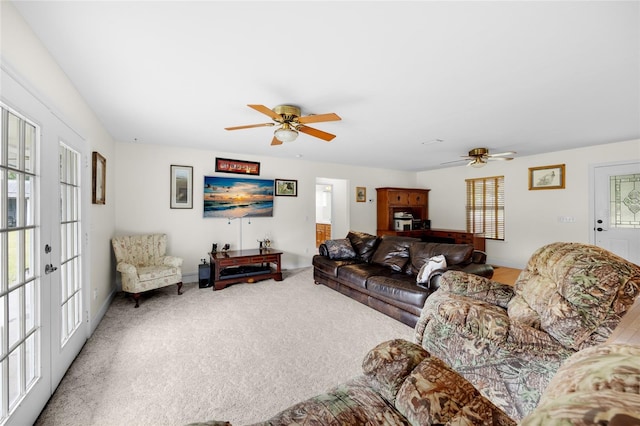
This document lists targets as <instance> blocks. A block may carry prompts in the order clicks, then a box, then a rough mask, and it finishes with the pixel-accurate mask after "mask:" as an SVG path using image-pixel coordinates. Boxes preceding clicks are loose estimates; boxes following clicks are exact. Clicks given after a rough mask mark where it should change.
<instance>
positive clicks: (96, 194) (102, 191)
mask: <svg viewBox="0 0 640 426" xmlns="http://www.w3.org/2000/svg"><path fill="white" fill-rule="evenodd" d="M91 164H92V166H93V167H92V172H91V177H92V179H91V181H92V182H91V202H92V203H93V204H106V202H107V201H106V181H107V159H106V158H104V157H103V156H102V155H100V153H98V152H96V151H93V154H92V156H91Z"/></svg>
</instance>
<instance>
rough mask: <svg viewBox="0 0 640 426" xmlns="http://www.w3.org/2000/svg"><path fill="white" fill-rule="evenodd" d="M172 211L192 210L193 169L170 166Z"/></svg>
mask: <svg viewBox="0 0 640 426" xmlns="http://www.w3.org/2000/svg"><path fill="white" fill-rule="evenodd" d="M170 207H171V208H172V209H192V208H193V167H191V166H175V165H171V201H170Z"/></svg>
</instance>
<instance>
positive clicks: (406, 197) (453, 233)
mask: <svg viewBox="0 0 640 426" xmlns="http://www.w3.org/2000/svg"><path fill="white" fill-rule="evenodd" d="M376 191H377V192H378V229H377V234H378V235H400V236H406V237H415V238H420V239H421V240H423V241H434V242H441V243H451V244H473V247H474V248H475V249H476V250H481V251H485V239H484V236H483V235H481V234H474V233H471V232H466V231H460V230H453V229H422V228H423V227H422V224H423V223H424V221H425V220H428V219H429V190H428V189H416V188H376ZM398 212H406V213H410V214H411V215H412V216H413V218H414V219H420V222H419V223H420V226H419V227H418V229H416V228H414V227H412V228H411V230H403V231H396V230H395V226H394V214H395V213H398Z"/></svg>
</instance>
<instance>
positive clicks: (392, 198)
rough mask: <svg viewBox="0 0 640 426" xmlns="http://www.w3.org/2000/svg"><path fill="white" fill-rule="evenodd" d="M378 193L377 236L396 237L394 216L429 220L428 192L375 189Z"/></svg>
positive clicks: (407, 189)
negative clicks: (409, 216)
mask: <svg viewBox="0 0 640 426" xmlns="http://www.w3.org/2000/svg"><path fill="white" fill-rule="evenodd" d="M376 191H377V192H378V235H389V234H391V235H396V234H397V232H396V230H395V227H394V223H393V219H394V217H393V216H394V214H396V213H400V212H406V213H410V214H411V215H412V216H413V218H414V219H420V220H421V221H424V220H427V219H429V190H428V189H411V188H376Z"/></svg>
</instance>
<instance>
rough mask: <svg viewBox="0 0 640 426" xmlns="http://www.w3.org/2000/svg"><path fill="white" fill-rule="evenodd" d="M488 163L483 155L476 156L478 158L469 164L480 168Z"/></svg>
mask: <svg viewBox="0 0 640 426" xmlns="http://www.w3.org/2000/svg"><path fill="white" fill-rule="evenodd" d="M486 164H487V162H486V161H484V160H483V159H482V157H476V159H475V160H473V161H472V162H470V163H469V164H468V165H469V166H471V167H474V168H476V169H479V168H481V167H484V166H485V165H486Z"/></svg>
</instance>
